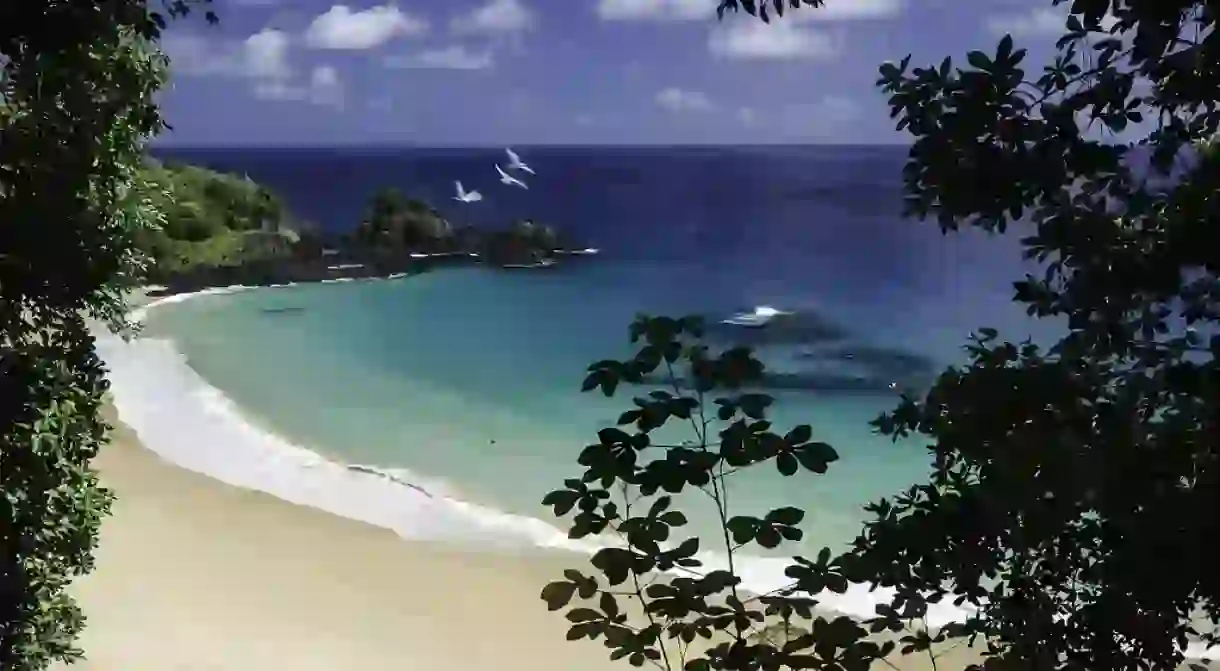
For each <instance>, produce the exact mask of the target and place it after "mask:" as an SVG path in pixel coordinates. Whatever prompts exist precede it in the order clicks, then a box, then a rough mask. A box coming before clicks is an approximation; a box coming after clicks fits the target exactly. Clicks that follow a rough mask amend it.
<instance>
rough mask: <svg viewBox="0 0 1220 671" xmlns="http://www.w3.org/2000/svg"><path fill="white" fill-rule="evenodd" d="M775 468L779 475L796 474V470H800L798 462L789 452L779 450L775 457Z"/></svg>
mask: <svg viewBox="0 0 1220 671" xmlns="http://www.w3.org/2000/svg"><path fill="white" fill-rule="evenodd" d="M775 468H776V469H778V470H779V472H780V475H784V476H790V475H796V472H797V471H798V470H800V463H799V462H798V460H797V457H796V456H795V455H793V454H792V453H791V452H781V453H780V454H779V456H777V457H776V458H775Z"/></svg>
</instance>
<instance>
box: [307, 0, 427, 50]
mask: <svg viewBox="0 0 1220 671" xmlns="http://www.w3.org/2000/svg"><path fill="white" fill-rule="evenodd" d="M427 30H428V24H427V22H425V21H424V20H423V19H420V18H417V17H415V16H412V15H411V14H407V13H405V12H403V11H402V10H400V9H398V7H396V6H395V5H392V4H387V5H379V6H377V7H370V8H368V9H364V10H358V11H352V10H351V9H350V8H349V7H348V6H347V5H335V6H333V7H331V8H330V9H328V10H327V11H326V12H324V13H322V14H319V15H318V16H317V17H315V18H314V20H313V21H312V22H311V23H310V24H309V27H308V28H306V30H305V43H306V44H307V45H309V46H311V47H314V48H316V49H344V50H364V49H372V48H374V47H379V46H381V45H382V44H385V43H386V42H389V41H390V40H392V39H395V38H398V37H403V36H407V35H420V34H422V33H424V32H427Z"/></svg>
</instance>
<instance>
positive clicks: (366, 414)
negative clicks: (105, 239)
mask: <svg viewBox="0 0 1220 671" xmlns="http://www.w3.org/2000/svg"><path fill="white" fill-rule="evenodd" d="M517 151H518V153H520V154H521V155H522V158H523V159H524V160H525V161H526V162H527V163H529V164H530V165H531V166H532V167H533V168H534V169H535V170H536V171H537V173H538V174H537V175H536V176H535V177H532V178H531V179H529V180H528V181H529V184H530V188H529V189H528V190H521V189H515V188H510V187H507V186H503V185H500V184H498V183H497V179H496V176H495V170H494V168H493V164H494V163H495V162H496V161H498V160H502V157H503V153H502V150H500V149H422V148H412V149H207V150H162V151H159V152H157V153H158V154H159V155H161V156H162V157H168V158H175V159H179V160H184V161H189V162H192V163H197V164H202V165H205V166H208V167H211V168H215V169H218V170H225V171H234V172H238V173H245V174H248V175H249V176H250V177H252V178H253V179H255V180H257V181H259V182H261V183H263V184H266V185H267V186H269V187H270V188H272V189H273V190H275V191H276V192H277V193H278V194H280V195H281V196H282V197H283V198H284V199H285V201H286V202H287V203H288V205H289V206H290V207H291V208H292V210H293V211H294V212H295V213H296V214H298V215H300V216H301V217H303V218H306V219H308V220H311V221H313V222H316V223H317V225H319V226H320V227H322V228H323V229H325V230H328V231H342V230H345V229H347V228H350V227H352V226H354V225H355V224H356V223H357V222H358V221H359V220H360V217H361V213H362V209H363V207H364V204H365V203H366V202H367V200H368V198H369V196H370V195H371V194H372V193H373V192H374V191H375V190H376V189H377V188H379V187H382V186H398V187H400V188H401V189H402V190H403V191H404V192H406V193H407V194H409V195H413V196H417V197H421V198H424V199H427V200H429V201H431V202H432V203H433V204H434V205H436V206H437V207H438V208H439V209H440V210H441V211H442V212H443V213H444V214H445V216H446V217H447V218H449V219H450V220H451V221H453V222H455V223H469V224H472V225H475V226H496V225H502V224H505V223H507V222H508V221H510V220H511V219H514V218H519V217H529V218H533V219H535V220H537V221H541V222H545V223H549V224H552V225H555V226H556V227H557V228H559V229H560V230H561V231H563V232H564V233H565V234H566V235H568V236H571V237H572V238H573V239H575V240H578V241H580V243H581V244H582V245H587V246H590V247H596V248H598V249H599V250H600V251H601V253H600V254H599V255H598V256H596V257H593V258H588V259H584V260H582V261H580V262H577V263H568V264H564V265H562V266H561V267H559V268H558V269H556V270H554V271H545V272H505V271H497V270H491V269H486V268H481V267H463V268H451V269H440V270H436V271H433V272H429V273H425V274H422V275H417V276H411V277H406V278H401V279H396V280H385V281H370V282H346V283H331V284H313V285H298V286H291V287H279V288H266V289H256V290H250V291H220V292H208V295H202V296H196V297H194V298H193V299H191V300H182V299H181V297H178V298H175V299H173V300H170V301H168V302H166V303H165V304H164V305H162V306H160V307H157V308H156V309H153V310H150V311H148V312H147V313H146V314H145V315H144V318H145V323H146V327H145V333H144V335H143V336H142V337H141V338H139V339H137V340H135V341H133V342H130V343H122V342H121V341H118V340H117V339H114V338H109V337H103V338H102V339H101V341H100V342H99V348H100V351H101V353H102V355H103V357H104V358H105V359H106V361H107V362H108V364H109V366H110V368H111V378H112V382H113V385H114V387H113V388H114V395H115V399H116V404H117V406H118V408H119V411H120V414H121V417H122V418H123V420H124V421H125V422H127V423H128V424H130V425H131V426H132V428H133V429H135V430H136V432H137V433H138V434H139V435H140V437H141V439H142V440H143V441H144V442H145V443H146V444H147V445H148V446H149V447H150V448H152V449H153V450H156V451H158V452H160V453H161V454H162V455H164V456H166V457H167V458H168V459H170V460H171V461H174V462H176V463H179V464H181V465H183V466H185V467H187V468H191V469H194V470H198V471H201V472H204V473H208V474H210V475H213V476H215V477H217V478H219V479H221V480H225V481H227V482H231V483H234V484H238V485H242V486H247V487H251V488H255V489H260V490H263V491H268V492H270V493H272V494H275V495H277V496H280V497H282V498H285V499H288V500H290V501H294V502H297V503H303V504H307V505H313V506H317V507H320V508H324V509H327V510H330V511H332V512H335V513H338V514H341V515H346V516H349V517H353V518H356V519H361V520H365V521H368V522H372V523H374V524H378V525H381V526H385V527H388V528H392V529H395V530H396V531H398V532H399V533H400V534H402V535H403V536H405V537H409V538H427V539H434V540H441V541H446V542H454V543H462V544H464V545H467V546H469V547H475V548H486V549H488V550H489V551H492V550H494V551H502V550H512V551H526V550H528V549H530V548H549V547H568V548H570V549H574V550H588V549H589V546H588V544H585V545H581V544H574V543H572V542H570V541H568V540H567V539H566V538H565V537H564V534H563V532H562V530H561V526H562V520H556V519H554V518H553V517H552V516H551V515H550V513H549V511H548V510H547V509H545V508H544V507H543V506H541V504H540V502H541V499H542V497H543V495H544V494H545V493H546V492H547V491H550V490H551V489H555V488H558V487H560V486H561V484H562V481H563V479H564V478H567V477H574V476H577V475H578V474H579V473H580V472H581V468H580V467H579V466H578V465H577V463H576V456H577V454H578V453H579V451H580V450H581V448H582V447H584V446H585V445H587V444H589V443H590V442H593V441H595V440H596V433H597V430H598V429H600V428H602V427H605V426H610V425H613V423H614V419H615V418H616V417H617V416H618V414H619V413H620V412H621V411H622V410H625V409H627V408H629V407H631V400H630V399H631V395H632V394H631V393H630V392H629V391H628V392H622V393H620V394H619V396H617V397H615V398H612V399H606V398H604V397H602V396H600V395H598V394H589V393H586V394H582V393H581V392H580V384H581V381H582V379H583V377H584V372H585V369H586V367H587V365H588V364H589V363H591V362H593V361H595V360H598V359H603V358H609V357H616V356H625V355H627V354H628V353H629V351H630V350H629V343H628V341H627V326H628V324H629V323H630V321H631V319H632V317H633V316H634V315H635V314H636V313H639V312H646V313H651V314H669V315H674V316H680V315H683V314H690V313H698V314H703V315H707V316H709V318H710V319H711V321H712V322H713V323H715V322H716V321H718V320H720V319H725V318H728V317H730V316H732V315H734V314H737V313H740V312H743V311H750V310H752V309H754V308H756V307H759V306H770V307H773V308H775V309H778V310H782V311H789V312H792V313H795V314H797V315H800V316H802V317H809V318H811V319H812V318H816V319H817V321H818V323H821V324H829V325H831V326H833V328H835V329H839V330H841V331H842V333H843V334H845V335H844V338H845V342H847V343H848V345H849V347H855V348H872V350H870V351H874V350H875V351H889V352H895V351H896V352H902V353H905V354H906V355H908V356H910V357H914V358H918V359H919V360H921V361H925V362H928V364H929V365H930V366H931V367H932V369H933V370H934V369H938V368H940V367H943V366H945V365H949V364H953V363H959V362H961V361H963V360H964V351H963V349H962V346H963V345H964V344H965V342H966V338H967V336H968V334H969V333H970V332H971V331H972V330H974V329H976V328H978V327H982V326H990V327H995V328H998V329H999V330H1000V331H1001V333H1002V334H1003V335H1004V336H1005V337H1006V338H1008V339H1010V340H1014V341H1016V340H1020V339H1023V338H1025V337H1027V336H1033V337H1035V339H1037V340H1044V339H1046V338H1047V337H1049V336H1051V335H1053V334H1054V333H1055V332H1056V329H1057V328H1058V327H1057V325H1055V324H1051V323H1046V322H1036V321H1034V320H1032V319H1031V318H1028V317H1026V316H1025V313H1024V311H1023V309H1022V308H1021V306H1018V305H1015V304H1013V303H1012V302H1011V296H1012V282H1013V281H1014V280H1016V279H1019V278H1020V277H1022V276H1023V273H1024V272H1026V271H1027V270H1029V269H1030V266H1029V265H1028V264H1027V262H1024V261H1022V260H1021V258H1020V255H1019V253H1018V251H1019V250H1018V247H1017V244H1016V236H1015V235H1014V234H1011V233H1010V235H1009V236H1007V237H991V236H986V235H984V234H981V233H978V232H976V231H963V232H961V233H957V234H950V235H942V233H941V232H940V230H939V229H938V227H937V226H936V224H935V223H934V222H919V221H914V220H907V219H903V218H901V217H900V216H899V211H900V205H901V169H902V165H903V162H904V160H905V153H906V150H905V148H901V147H833V146H811V147H783V148H770V147H726V148H626V147H615V148H593V147H588V148H577V147H563V148H557V147H553V148H547V147H535V148H526V147H519V148H517ZM454 180H461V181H462V182H463V183H464V184H465V186H466V187H467V188H468V189H478V190H480V191H482V192H483V194H484V196H485V200H483V201H481V202H478V203H472V204H463V203H457V202H455V201H453V200H451V198H450V196H451V195H452V192H453V181H454ZM281 308H291V309H290V310H283V309H281ZM740 334H742V335H743V337H745V336H749V335H752V334H753V333H752V332H750V333H747V332H745V331H741V332H740ZM808 347H810V345H809V344H808V343H806V342H801V343H785V344H783V345H780V346H770V347H768V348H766V350H765V353H764V355H763V359H764V361H767V362H768V363H769V364H770V365H772V366H773V367H774V368H775V369H776V370H779V371H786V372H790V373H794V374H803V373H801V371H802V370H804V369H802V368H801V366H802V365H803V364H802V363H801V361H802V356H805V355H807V354H808ZM860 351H863V350H860ZM802 379H804V378H802ZM815 381H816V380H815ZM798 386H800V387H801V388H799V389H797V388H787V389H783V390H779V391H776V392H775V394H776V395H777V397H778V398H779V401H778V403H777V406H776V408H775V412H774V413H773V415H774V417H773V419H774V420H775V421H776V424H777V426H778V427H780V428H781V429H785V430H786V429H787V428H788V427H790V426H792V425H794V424H797V423H807V424H809V425H810V426H811V427H812V429H813V435H814V436H815V437H816V438H817V439H819V440H825V441H826V442H829V443H831V444H832V445H834V446H835V448H836V449H837V450H838V452H839V454H840V456H841V458H840V460H839V461H838V462H837V463H835V464H833V465H832V467H831V470H830V472H829V473H828V474H827V475H825V476H815V475H809V474H804V475H798V476H795V477H793V478H783V477H781V476H780V475H779V474H778V473H777V472H776V471H775V470H774V468H773V467H770V466H761V467H757V468H755V469H753V470H752V471H747V472H745V473H742V474H739V475H735V476H733V480H732V483H731V489H730V500H731V505H732V506H733V510H734V512H740V513H742V514H752V513H760V512H764V511H765V510H767V509H770V508H773V507H776V506H780V505H797V506H800V507H802V508H804V509H806V510H807V511H808V515H807V517H806V520H805V523H804V524H803V527H804V529H805V534H806V536H805V540H804V541H802V543H800V544H798V545H795V546H789V547H788V548H787V552H788V553H790V554H792V553H796V554H812V553H816V551H817V550H818V549H819V548H821V547H823V546H825V545H829V546H832V547H836V548H839V547H842V546H843V545H844V544H845V543H847V542H848V541H850V539H851V538H852V537H853V536H854V535H855V533H856V532H857V531H858V530H859V528H860V522H861V521H862V520H863V519H864V513H863V511H862V509H861V506H862V505H863V504H865V503H867V502H869V501H872V500H875V499H877V498H879V497H882V496H887V495H891V494H894V493H896V492H898V491H899V490H901V489H903V488H904V487H905V486H907V485H909V484H912V483H914V482H916V481H918V480H919V479H920V478H922V477H924V476H925V474H926V473H927V472H928V469H929V464H930V461H929V455H928V453H927V451H926V450H925V449H924V446H923V445H922V444H921V443H920V442H919V441H917V440H912V441H905V442H902V443H898V444H894V443H891V442H890V441H889V440H888V439H885V438H882V437H880V436H877V435H875V434H874V433H873V432H872V430H871V429H870V428H869V426H868V421H869V420H870V419H872V418H873V417H875V416H876V415H877V414H878V413H880V412H882V411H885V410H888V409H891V408H892V407H893V406H894V405H895V403H896V402H897V394H896V392H894V391H892V390H890V389H888V388H885V387H883V388H880V389H874V388H867V389H863V388H843V387H840V386H836V385H834V384H824V385H819V384H812V383H811V384H808V385H804V386H801V385H798ZM675 431H676V433H675V434H674V436H675V437H676V438H678V439H680V438H682V437H687V436H684V435H683V434H681V433H680V429H675ZM680 502H681V503H682V504H683V505H686V506H687V508H686V510H687V511H688V512H690V513H692V514H691V519H692V523H691V529H693V530H694V531H698V532H701V533H703V534H705V535H706V539H705V542H704V544H703V547H704V548H705V549H707V550H712V551H714V550H715V549H716V546H715V545H714V544H713V542H712V539H713V538H714V536H712V535H710V534H709V533H708V532H709V531H710V530H711V528H712V527H711V525H712V524H713V522H714V521H713V519H712V517H711V512H712V511H711V508H710V506H708V505H707V504H706V502H705V501H704V500H702V499H699V498H691V497H687V498H685V499H682V500H681V501H680ZM711 561H715V559H714V558H713V559H712V560H711ZM745 566H746V568H744V569H743V572H744V574H745V578H746V580H747V583H748V584H750V585H753V586H755V587H757V588H759V589H767V588H769V587H768V586H769V585H770V586H774V584H775V581H776V580H781V579H782V572H781V567H782V561H780V559H779V558H776V557H767V556H763V555H759V556H757V557H755V559H754V560H752V561H750V562H746V563H745ZM540 587H541V586H540ZM851 598H854V599H861V598H865V597H861V596H860V595H855V596H852V597H851ZM843 609H845V610H849V611H856V610H863V611H864V612H865V613H866V614H867V613H871V603H870V604H860V603H855V604H854V605H853V604H848V603H846V602H845V603H844V604H843Z"/></svg>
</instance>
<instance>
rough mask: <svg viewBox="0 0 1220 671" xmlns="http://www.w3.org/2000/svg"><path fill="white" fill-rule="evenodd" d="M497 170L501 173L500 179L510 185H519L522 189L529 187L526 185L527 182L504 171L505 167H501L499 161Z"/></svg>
mask: <svg viewBox="0 0 1220 671" xmlns="http://www.w3.org/2000/svg"><path fill="white" fill-rule="evenodd" d="M496 172H498V173H500V181H501V182H503V183H505V184H507V185H509V186H519V187H521V188H522V189H528V188H529V187H528V186H526V185H525V182H522V181H521V180H519V179H517V178H516V177H513V176H512V175H510V174H508V173H507V172H504V168H501V167H500V164H499V163H497V164H496Z"/></svg>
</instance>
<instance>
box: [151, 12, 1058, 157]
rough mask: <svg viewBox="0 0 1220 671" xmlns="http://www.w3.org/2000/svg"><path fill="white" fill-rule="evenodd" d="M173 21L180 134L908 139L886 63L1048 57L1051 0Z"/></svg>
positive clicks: (216, 141)
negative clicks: (783, 13) (1006, 41)
mask: <svg viewBox="0 0 1220 671" xmlns="http://www.w3.org/2000/svg"><path fill="white" fill-rule="evenodd" d="M215 2H216V9H217V11H218V13H219V15H220V19H221V23H220V25H219V26H215V27H209V26H207V25H206V24H205V23H204V22H203V21H202V20H201V19H199V18H198V17H193V18H192V19H190V20H187V21H181V22H178V23H176V24H175V25H174V26H173V27H171V29H170V30H169V32H168V33H167V35H166V37H165V41H164V48H165V50H166V52H167V53H168V54H169V55H170V57H171V59H172V62H173V65H172V72H173V74H172V81H171V87H170V90H168V91H166V92H165V93H164V94H163V98H162V101H163V103H164V107H165V111H166V115H167V117H168V119H169V121H170V123H171V124H172V125H173V126H174V130H173V131H172V132H167V133H166V135H164V136H163V137H162V138H160V140H159V141H160V142H162V143H165V144H176V145H193V146H199V145H229V146H233V145H293V144H297V145H301V144H304V145H314V146H317V145H331V144H424V145H450V146H471V145H499V144H509V143H512V144H607V143H608V144H652V143H662V144H686V143H704V144H741V143H745V144H750V143H863V144H887V143H895V142H902V141H904V140H905V136H904V135H902V134H900V133H898V132H896V131H894V130H893V124H892V122H891V121H890V120H889V118H888V116H887V110H886V107H885V104H884V99H883V97H882V96H881V95H880V94H879V93H878V92H877V91H876V90H875V89H874V87H873V81H874V79H875V77H876V71H877V66H878V65H879V64H880V63H881V62H883V61H885V60H898V59H899V58H901V57H903V56H904V55H906V54H908V53H912V54H914V59H915V62H916V63H931V62H935V61H939V60H940V58H942V57H944V56H947V55H953V56H961V55H964V54H965V52H966V51H968V50H970V49H974V48H984V49H987V50H990V49H992V48H994V45H995V43H996V40H997V39H998V37H999V36H1001V35H1002V34H1003V33H1004V32H1011V33H1013V34H1014V36H1015V37H1016V39H1017V41H1018V45H1019V46H1026V47H1029V48H1030V51H1031V57H1032V60H1034V61H1035V62H1038V61H1040V60H1041V57H1042V56H1044V55H1045V54H1046V53H1047V49H1048V48H1049V47H1050V46H1051V45H1052V44H1053V41H1054V38H1055V37H1057V36H1058V35H1059V31H1060V30H1061V27H1062V25H1063V24H1062V17H1063V15H1064V11H1065V10H1064V8H1063V7H1062V6H1061V7H1058V8H1055V7H1052V3H1051V0H970V1H969V2H967V1H965V0H827V6H826V7H825V8H823V9H813V10H811V9H802V10H801V11H798V12H796V13H794V14H791V15H789V16H787V17H785V18H784V19H782V20H779V21H775V22H773V23H772V24H771V25H766V24H763V23H762V22H760V21H758V20H757V19H752V18H750V17H748V16H746V15H744V14H742V15H740V16H726V17H725V19H724V20H723V21H717V19H716V16H715V6H716V4H717V0H426V1H424V0H398V2H396V3H394V2H391V3H386V2H378V1H377V0H372V1H369V0H363V1H362V0H349V1H348V2H347V3H343V4H336V3H334V2H332V1H331V0H215Z"/></svg>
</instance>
